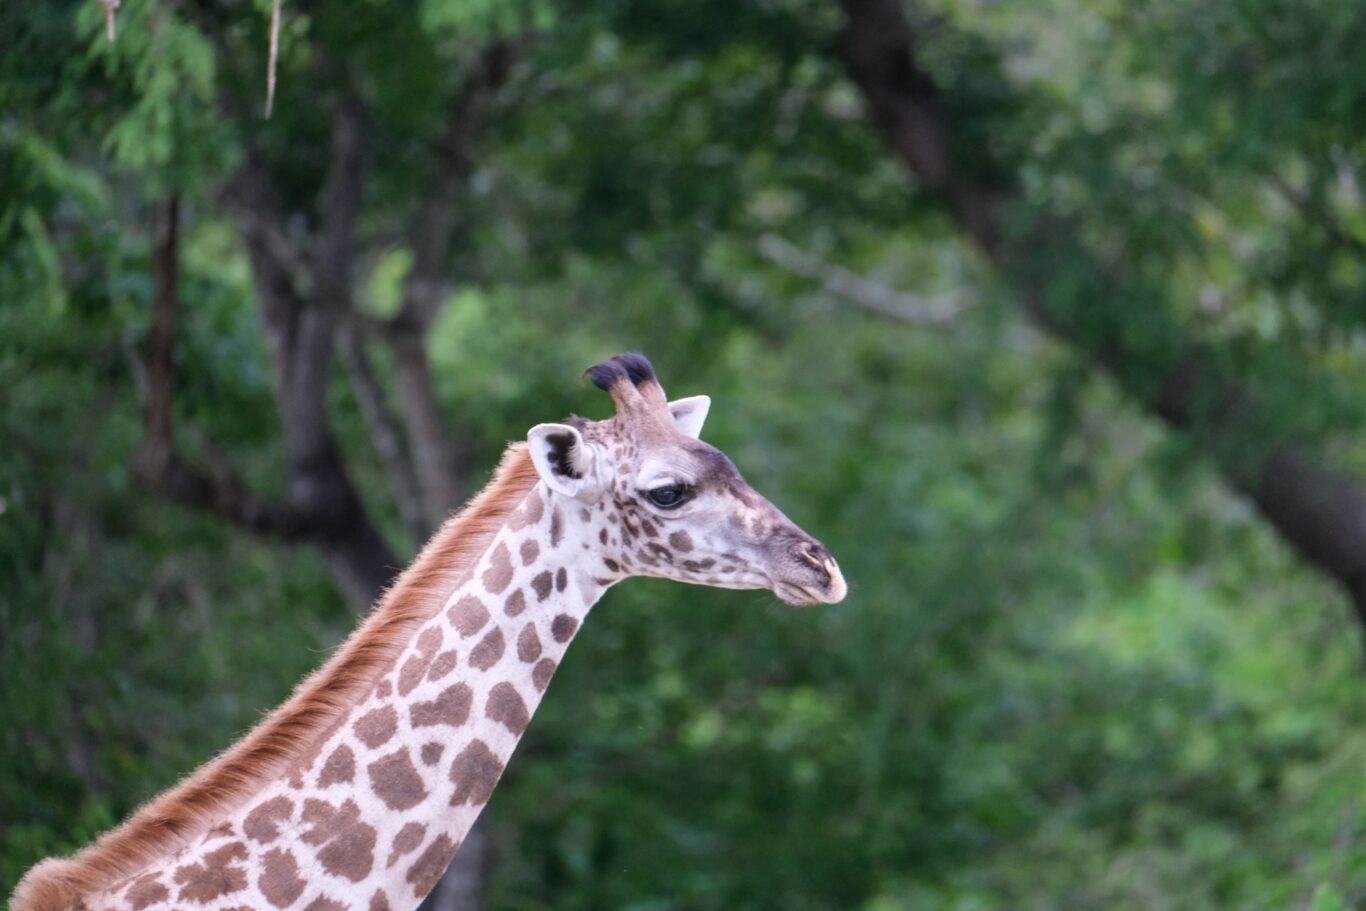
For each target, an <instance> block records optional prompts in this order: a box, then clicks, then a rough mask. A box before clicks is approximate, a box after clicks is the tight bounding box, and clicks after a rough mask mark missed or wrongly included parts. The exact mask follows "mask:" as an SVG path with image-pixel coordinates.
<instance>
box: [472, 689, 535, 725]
mask: <svg viewBox="0 0 1366 911" xmlns="http://www.w3.org/2000/svg"><path fill="white" fill-rule="evenodd" d="M484 714H485V715H486V716H487V717H488V718H489V720H490V721H496V722H498V723H499V724H501V725H503V727H505V728H507V729H508V730H509V731H511V732H512V733H514V734H517V735H521V733H522V732H523V731H525V730H526V726H527V724H528V723H530V721H531V713H530V712H529V711H527V707H526V703H525V702H524V701H522V696H521V694H520V693H518V692H517V687H515V686H513V685H512V684H511V683H497V684H494V686H493V689H491V690H490V691H489V698H488V703H487V704H486V705H485V706H484Z"/></svg>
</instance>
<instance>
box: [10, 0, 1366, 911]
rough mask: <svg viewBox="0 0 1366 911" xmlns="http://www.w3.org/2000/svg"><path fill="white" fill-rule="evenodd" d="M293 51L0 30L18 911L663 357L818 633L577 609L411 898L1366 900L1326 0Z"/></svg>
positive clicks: (826, 6)
mask: <svg viewBox="0 0 1366 911" xmlns="http://www.w3.org/2000/svg"><path fill="white" fill-rule="evenodd" d="M271 16H272V9H271V3H270V0H124V2H123V3H122V6H121V8H120V9H118V11H117V14H116V16H115V17H114V25H115V27H116V35H117V37H116V40H114V41H113V42H110V41H109V40H108V39H107V37H106V11H105V9H104V8H103V7H102V6H101V5H100V3H99V2H96V0H80V2H76V0H38V2H31V3H9V4H5V5H4V7H3V9H0V34H3V36H4V38H3V43H4V50H3V53H0V249H3V254H2V255H0V390H3V391H0V892H4V893H6V894H8V892H9V891H10V890H11V889H12V887H13V885H14V883H15V882H16V881H17V879H18V877H19V876H20V875H21V873H22V872H23V871H24V870H25V869H26V868H27V867H28V866H29V865H30V864H32V863H33V862H35V861H36V860H38V859H39V858H41V857H43V856H45V855H47V854H49V853H53V852H65V851H69V850H72V849H74V848H76V847H78V846H80V845H82V844H84V843H85V842H87V841H88V840H89V839H90V838H92V837H93V836H94V835H95V834H96V833H98V832H100V831H102V830H103V829H105V828H107V827H109V826H111V825H113V824H114V823H116V822H117V821H118V820H119V819H120V818H122V817H123V816H124V815H125V814H126V813H128V812H129V811H130V810H131V809H132V808H133V807H135V806H136V805H137V803H138V802H140V801H141V800H143V799H145V798H147V797H148V796H150V795H152V794H154V793H156V792H157V791H159V790H160V789H162V788H164V787H166V786H168V785H170V784H171V783H172V782H174V781H175V780H176V779H177V778H178V777H179V776H180V775H182V774H183V773H185V772H186V771H188V770H189V769H191V768H192V767H193V766H195V765H196V764H198V763H200V762H202V761H203V760H205V759H206V758H207V757H209V756H210V755H212V754H213V753H215V752H216V751H218V750H220V749H222V748H224V747H225V746H227V745H228V744H229V743H230V742H231V741H232V740H233V739H234V738H235V737H236V736H237V735H239V734H240V733H241V732H243V731H245V730H246V729H247V728H249V727H250V726H251V725H252V724H253V723H254V722H255V720H256V719H257V718H258V717H259V716H260V714H261V713H262V712H263V711H264V710H266V709H268V708H270V707H271V706H273V705H275V704H276V703H277V702H279V701H280V700H281V699H283V698H284V697H285V695H286V694H287V693H288V692H289V690H290V688H291V687H292V685H293V684H294V682H295V681H297V680H298V679H299V678H300V677H301V676H302V675H303V674H304V673H305V672H306V671H308V670H309V669H310V668H312V667H314V666H316V665H317V664H319V663H320V662H321V661H322V660H323V658H324V656H325V655H326V653H327V650H328V649H329V648H331V647H332V646H334V645H335V644H336V643H338V642H339V641H340V640H341V639H342V638H343V637H344V636H345V635H346V633H347V632H348V631H349V630H350V629H351V628H352V627H353V626H354V625H355V623H356V622H357V615H358V613H359V612H361V611H363V610H365V608H366V606H367V605H368V603H369V601H370V599H371V597H372V596H373V594H374V592H375V591H376V590H377V589H378V588H379V587H381V586H382V585H383V584H384V583H385V582H386V581H387V580H388V579H389V578H390V577H391V576H392V574H393V573H394V572H395V571H396V570H397V569H398V568H400V567H402V566H403V565H404V564H405V563H406V562H407V561H408V560H409V559H410V558H411V556H412V555H413V554H414V552H415V550H416V548H417V547H418V546H419V545H420V543H421V542H422V541H423V540H425V538H426V536H427V535H428V534H429V533H430V531H431V529H432V528H433V527H434V525H435V524H436V523H437V522H438V521H439V519H440V517H441V516H443V515H445V514H446V513H447V512H448V511H449V510H450V509H452V508H454V507H455V506H457V505H458V504H459V503H460V502H462V501H463V499H464V498H465V497H466V496H468V495H469V494H470V493H471V492H473V491H475V490H477V489H478V488H479V487H480V486H482V484H483V483H484V482H485V481H486V479H487V478H488V475H489V471H490V469H491V467H492V465H493V464H494V463H495V461H496V459H497V456H498V454H499V452H500V451H501V450H502V448H503V446H504V445H505V443H506V442H507V441H508V440H515V439H520V438H521V437H522V436H523V434H524V433H525V431H526V429H527V428H528V427H530V426H531V425H533V424H535V423H538V422H541V421H546V420H555V419H558V418H560V417H562V416H564V415H566V414H568V413H570V412H577V413H581V414H585V415H587V416H589V417H595V418H596V417H603V416H606V415H607V414H609V413H610V401H609V400H608V399H607V397H606V396H604V395H602V394H600V393H598V392H596V390H593V389H592V388H591V387H589V386H587V385H586V384H584V383H583V382H581V381H580V380H579V374H580V372H581V371H582V370H583V369H584V368H585V367H587V366H588V365H590V364H593V363H596V362H597V361H599V360H601V359H602V358H604V357H605V356H606V355H609V354H612V353H614V352H617V351H624V350H640V351H643V352H645V353H646V354H648V355H649V356H650V357H651V358H652V359H653V361H654V363H655V366H656V367H657V369H658V370H659V373H660V376H661V377H662V379H663V380H664V384H665V386H666V388H667V389H668V391H669V392H670V393H671V394H672V395H674V396H682V395H691V394H697V393H707V394H710V395H711V396H712V397H713V400H714V402H713V408H712V413H711V418H710V420H709V423H708V425H707V428H706V431H705V435H706V437H707V438H708V439H709V440H710V441H711V442H713V443H715V444H716V445H718V446H720V447H721V448H723V449H724V450H726V451H727V452H728V453H729V454H730V455H731V456H732V457H733V458H734V460H735V462H736V463H737V464H738V465H739V466H740V468H741V470H742V471H744V472H745V474H746V476H747V478H748V480H749V481H750V482H751V483H752V484H753V485H754V486H755V487H756V488H757V489H759V490H761V491H762V492H764V493H765V494H766V495H768V496H769V497H770V498H771V499H773V500H774V501H775V502H776V503H777V504H778V505H779V506H780V507H781V508H783V509H784V510H785V511H786V512H787V513H788V514H789V515H790V516H791V517H792V518H793V519H794V520H795V521H796V522H798V523H799V524H800V525H801V526H803V527H804V528H806V529H808V530H810V531H811V532H812V533H814V534H815V535H817V536H819V537H820V538H822V539H824V540H825V542H826V543H827V544H828V545H829V546H830V548H831V550H832V551H833V552H834V553H835V554H836V556H837V557H838V559H839V560H840V563H841V565H842V567H843V569H844V571H845V574H846V575H847V577H848V578H849V580H850V582H851V586H852V588H851V593H850V596H849V598H848V600H847V601H846V602H845V603H844V604H842V605H840V606H838V607H835V608H827V609H810V610H802V611H794V610H791V609H787V608H784V607H783V606H781V605H780V604H779V603H778V602H777V601H776V599H775V598H773V597H772V596H771V595H767V594H763V593H753V592H722V591H713V590H706V589H699V588H690V587H685V586H680V585H677V584H670V583H663V582H654V581H644V580H641V581H633V582H631V583H629V584H626V585H623V586H621V587H619V588H617V589H614V590H613V591H612V592H611V593H610V594H609V595H608V597H607V598H606V599H605V601H604V602H603V603H601V604H600V605H599V606H598V608H597V609H596V610H595V612H594V617H593V622H592V623H591V624H590V626H589V628H588V629H587V630H586V631H585V633H584V634H583V635H582V636H580V637H579V641H578V642H576V643H575V645H574V648H573V649H572V651H571V652H570V655H569V658H568V660H567V661H566V663H565V665H564V666H563V668H562V669H561V671H560V673H559V675H558V676H557V678H556V680H555V683H554V685H553V686H552V687H551V690H550V692H549V694H548V698H547V699H546V701H545V703H544V705H543V707H542V708H541V710H540V712H539V714H538V715H537V717H536V719H535V721H534V723H533V724H532V726H531V728H530V731H529V733H528V734H527V737H526V739H525V740H524V741H523V744H522V746H521V748H520V751H519V753H518V754H517V758H516V760H515V761H514V763H513V764H512V766H511V767H510V768H509V771H508V774H507V775H506V776H505V778H504V780H503V783H502V785H501V786H500V787H499V789H498V791H497V793H496V795H495V797H494V800H493V802H492V803H491V804H490V807H489V810H488V812H487V813H486V814H485V819H486V821H487V824H486V825H484V826H483V837H482V840H481V842H480V844H481V848H480V851H481V853H480V854H479V858H478V859H477V862H473V861H471V862H467V863H466V868H467V869H465V870H464V871H463V873H461V874H460V875H462V876H464V877H465V880H464V882H463V885H462V884H460V883H457V884H455V886H453V887H452V888H449V889H447V888H446V886H445V885H443V887H442V890H444V892H443V891H442V890H439V891H438V894H437V897H436V898H434V899H433V903H434V904H435V905H437V906H438V907H440V908H441V909H442V911H465V909H475V908H488V909H508V911H513V909H516V911H533V909H549V908H557V909H595V908H623V909H635V911H667V909H694V908H696V909H705V908H722V907H724V908H756V909H766V908H782V909H791V911H801V909H830V908H852V909H867V911H901V909H908V911H909V909H954V911H978V909H998V908H999V909H1005V908H1011V909H1052V908H1058V909H1061V908H1067V909H1087V908H1096V909H1101V908H1103V909H1106V911H1114V909H1140V908H1141V909H1155V908H1157V909H1160V908H1181V909H1229V908H1240V909H1241V908H1253V909H1259V908H1268V909H1302V908H1303V909H1313V911H1334V909H1343V908H1366V852H1363V850H1362V848H1363V841H1366V830H1364V827H1366V686H1364V685H1363V684H1364V683H1366V680H1364V679H1363V673H1362V671H1363V663H1364V662H1363V646H1362V636H1361V624H1362V618H1363V616H1364V615H1366V427H1363V416H1364V410H1366V360H1363V352H1364V351H1366V293H1364V292H1366V288H1364V287H1363V259H1362V253H1363V250H1366V201H1364V200H1363V197H1362V187H1361V183H1360V179H1361V170H1362V166H1363V162H1366V57H1363V56H1362V54H1361V53H1360V49H1361V48H1362V47H1363V46H1366V17H1363V16H1362V15H1361V8H1360V5H1359V4H1356V3H1352V2H1347V0H1314V2H1295V3H1289V2H1285V0H1225V2H1221V3H1217V4H1210V3H1207V2H1203V0H1145V2H1139V3H1128V2H1120V0H1037V2H1031V3H1000V2H994V0H914V2H908V3H901V2H899V0H846V2H845V3H844V4H843V5H840V4H837V3H826V2H815V0H752V2H733V0H732V2H719V0H656V2H652V3H640V2H631V0H605V2H581V3H572V4H557V3H552V2H550V0H524V2H520V3H505V2H497V0H417V2H402V3H401V2H374V0H369V2H362V0H353V2H349V3H320V2H315V0H284V2H283V5H282V7H281V9H280V32H279V42H278V44H279V55H278V74H277V77H276V86H275V89H274V98H273V110H272V112H271V114H270V116H269V117H266V116H265V106H266V101H267V71H268V60H267V58H268V52H269V47H270V44H271V41H270V30H271V29H270V23H271ZM463 857H464V855H463V854H462V858H463ZM460 863H461V858H458V859H457V861H456V866H459V865H460ZM454 875H455V874H452V876H454ZM448 878H449V877H448ZM457 887H458V888H457ZM462 890H463V891H462ZM467 893H472V894H474V895H475V897H474V898H473V899H471V898H469V897H468V894H467ZM443 895H444V896H445V897H444V898H443V897H442V896H443Z"/></svg>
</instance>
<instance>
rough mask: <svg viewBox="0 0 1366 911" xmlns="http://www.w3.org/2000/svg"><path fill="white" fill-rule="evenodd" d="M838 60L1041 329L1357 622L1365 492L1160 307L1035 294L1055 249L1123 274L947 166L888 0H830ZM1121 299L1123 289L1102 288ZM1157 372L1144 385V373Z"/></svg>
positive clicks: (948, 137) (1110, 276) (1109, 281)
mask: <svg viewBox="0 0 1366 911" xmlns="http://www.w3.org/2000/svg"><path fill="white" fill-rule="evenodd" d="M843 7H844V10H845V15H846V29H845V33H844V36H843V38H844V40H843V48H842V52H843V57H844V61H845V65H846V68H847V70H848V73H849V75H850V77H851V78H852V79H853V81H854V82H855V83H856V84H857V85H858V87H859V89H860V90H861V91H862V93H863V96H864V99H865V101H866V102H867V106H868V110H869V112H870V114H871V117H872V119H873V122H874V123H875V124H876V126H877V128H878V130H879V131H880V132H881V133H882V135H883V137H884V139H885V140H886V142H887V144H888V146H889V148H890V149H891V151H892V152H893V153H894V154H895V155H897V156H898V157H899V158H900V159H901V160H902V162H903V164H905V165H906V167H907V169H908V170H909V171H910V172H911V174H912V175H913V176H914V177H915V178H916V179H917V180H918V181H919V183H920V184H921V185H923V186H924V187H926V188H927V189H929V190H930V191H931V192H933V193H936V194H939V195H940V197H941V198H942V201H943V203H944V204H945V206H946V207H947V208H948V210H949V211H950V212H951V213H952V214H953V216H954V218H955V219H956V220H957V222H958V223H959V226H960V228H961V229H962V230H963V231H964V232H965V233H966V234H967V235H968V236H969V237H971V238H972V239H973V240H975V241H976V242H977V244H978V245H979V246H980V247H981V249H982V250H983V252H984V253H985V254H986V255H987V256H988V258H990V259H991V260H992V261H993V262H995V263H996V265H997V266H998V267H1000V268H1001V269H1002V271H1003V272H1005V273H1006V274H1007V275H1008V276H1010V277H1011V279H1012V280H1013V281H1014V282H1015V283H1016V285H1017V287H1018V289H1019V292H1020V296H1021V300H1022V302H1023V303H1024V305H1025V307H1026V308H1027V310H1028V311H1029V313H1030V314H1031V316H1033V318H1034V319H1035V320H1036V321H1037V322H1039V323H1040V324H1041V325H1042V326H1043V327H1044V328H1045V329H1047V330H1048V331H1049V332H1051V333H1052V334H1054V335H1056V336H1058V337H1059V338H1061V339H1062V340H1064V341H1066V342H1068V343H1069V344H1071V345H1073V346H1074V347H1075V348H1077V349H1078V350H1080V351H1081V352H1082V353H1083V354H1084V355H1086V356H1087V357H1089V358H1090V359H1091V361H1092V363H1094V364H1095V365H1096V366H1098V367H1100V368H1102V369H1104V370H1106V371H1107V372H1109V373H1110V374H1111V375H1112V376H1114V377H1115V379H1116V380H1117V381H1118V383H1119V384H1120V386H1121V387H1122V388H1123V389H1124V390H1125V391H1126V392H1127V393H1128V394H1129V395H1130V396H1131V397H1133V398H1134V399H1136V400H1137V401H1138V402H1139V403H1140V404H1141V405H1143V406H1144V407H1146V408H1148V409H1149V410H1150V411H1151V412H1152V413H1153V414H1155V415H1157V416H1158V417H1160V418H1161V419H1162V420H1164V421H1165V422H1166V423H1167V424H1168V425H1169V426H1171V427H1172V428H1173V429H1175V430H1178V431H1181V432H1183V433H1186V434H1188V435H1190V436H1191V437H1192V438H1193V439H1195V440H1196V441H1198V442H1199V443H1200V445H1201V446H1202V448H1203V449H1204V451H1205V452H1206V453H1208V454H1209V455H1210V457H1211V458H1212V459H1213V460H1214V461H1215V462H1216V464H1218V465H1219V467H1220V469H1221V470H1222V472H1223V474H1224V477H1225V478H1226V479H1227V480H1228V482H1229V483H1230V484H1231V485H1232V486H1233V487H1235V488H1237V489H1239V490H1241V491H1243V492H1244V493H1245V494H1247V496H1248V497H1250V498H1251V499H1252V500H1253V502H1255V503H1256V504H1257V507H1258V509H1259V510H1260V511H1261V513H1262V515H1263V516H1264V517H1265V518H1266V519H1267V521H1269V522H1270V523H1271V525H1272V526H1273V527H1274V528H1275V529H1276V531H1277V532H1278V533H1279V534H1280V535H1281V537H1282V538H1283V539H1284V540H1285V541H1286V542H1287V543H1289V544H1290V545H1291V546H1292V547H1293V548H1294V549H1295V550H1296V551H1297V552H1298V553H1299V554H1300V555H1301V556H1302V557H1303V558H1304V559H1305V560H1307V561H1308V562H1309V563H1311V564H1312V565H1314V566H1316V567H1318V568H1319V569H1320V570H1322V571H1323V572H1325V573H1326V574H1328V575H1329V576H1330V577H1332V578H1334V579H1335V580H1337V581H1338V583H1340V584H1341V585H1342V587H1343V588H1344V589H1345V590H1346V591H1347V593H1348V594H1349V595H1350V596H1351V598H1352V600H1353V604H1354V605H1355V607H1356V610H1357V613H1358V615H1359V617H1360V618H1361V619H1362V620H1363V622H1366V488H1364V487H1363V486H1362V484H1361V483H1360V482H1359V481H1358V480H1357V479H1355V478H1352V477H1349V476H1348V475H1346V474H1343V473H1341V472H1339V471H1335V470H1333V469H1330V468H1327V467H1326V466H1324V465H1323V464H1322V463H1321V461H1320V460H1319V458H1318V457H1317V456H1316V455H1315V454H1314V453H1312V452H1311V451H1310V450H1309V448H1308V447H1306V446H1302V445H1297V444H1295V443H1293V442H1291V441H1288V440H1286V439H1283V438H1275V437H1274V435H1273V437H1272V438H1270V439H1267V438H1265V437H1263V438H1262V439H1255V435H1254V433H1253V430H1252V428H1254V427H1259V426H1260V425H1263V424H1264V423H1265V422H1264V420H1263V419H1264V417H1265V415H1264V413H1263V409H1262V408H1261V406H1260V405H1259V404H1258V403H1257V402H1256V401H1254V400H1253V398H1252V397H1251V396H1250V395H1249V394H1248V393H1247V392H1246V390H1244V389H1242V388H1241V387H1240V385H1239V384H1238V382H1237V381H1236V379H1235V378H1234V377H1232V376H1230V375H1228V374H1227V373H1226V372H1224V371H1223V370H1222V369H1221V368H1220V367H1219V366H1218V364H1219V361H1218V359H1217V358H1216V357H1214V356H1213V352H1212V351H1210V350H1208V349H1207V348H1205V347H1204V346H1202V345H1200V344H1197V343H1195V342H1193V341H1192V340H1191V339H1190V338H1189V337H1187V336H1186V335H1185V333H1184V331H1183V330H1182V329H1181V327H1180V326H1178V325H1176V324H1175V323H1174V322H1172V321H1171V320H1170V319H1169V318H1168V317H1167V316H1166V314H1165V313H1164V312H1162V310H1161V309H1160V308H1153V309H1151V310H1149V311H1145V314H1144V321H1143V324H1142V327H1141V328H1142V331H1135V330H1136V329H1137V328H1138V327H1137V326H1135V325H1134V323H1133V320H1132V319H1128V320H1126V319H1125V318H1124V314H1122V313H1120V312H1118V311H1119V310H1121V309H1122V308H1123V305H1122V304H1120V305H1118V306H1115V305H1112V306H1110V307H1106V306H1105V304H1104V303H1103V302H1102V300H1103V299H1102V300H1096V301H1095V302H1092V303H1090V304H1089V305H1088V306H1087V307H1086V308H1085V310H1084V312H1082V311H1077V310H1071V311H1069V310H1068V309H1067V308H1066V307H1065V306H1063V307H1060V306H1059V305H1058V304H1057V303H1056V301H1057V298H1056V296H1052V295H1049V294H1047V293H1045V291H1046V289H1047V288H1049V287H1050V285H1051V284H1052V280H1053V279H1054V278H1055V276H1053V275H1052V274H1050V273H1049V271H1048V269H1049V267H1048V265H1047V264H1048V263H1049V262H1050V261H1052V262H1056V261H1057V258H1056V256H1052V255H1049V254H1055V253H1058V252H1060V251H1061V252H1064V253H1065V254H1066V255H1067V256H1068V257H1069V261H1071V262H1073V263H1074V264H1075V263H1083V264H1084V269H1085V270H1089V272H1090V275H1091V276H1092V280H1093V281H1094V283H1095V286H1096V287H1097V288H1098V289H1107V288H1114V289H1123V290H1132V289H1127V288H1124V287H1123V285H1124V282H1125V277H1124V276H1122V275H1117V274H1115V273H1114V272H1113V271H1107V270H1106V268H1105V267H1104V266H1103V265H1101V264H1100V263H1098V262H1097V261H1096V260H1095V259H1094V257H1092V256H1090V255H1089V253H1088V252H1087V251H1086V249H1085V247H1084V244H1083V242H1082V241H1081V239H1080V236H1079V232H1077V231H1076V229H1075V226H1073V225H1071V224H1068V223H1067V222H1064V221H1059V220H1058V219H1049V220H1046V223H1043V224H1041V225H1037V226H1036V227H1035V228H1034V229H1033V230H1032V231H1031V232H1029V233H1028V234H1025V235H1022V236H1018V237H1008V236H1007V234H1006V231H1005V225H1004V220H1003V211H1004V208H1005V206H1006V205H1007V204H1008V203H1010V202H1012V201H1015V200H1016V197H1017V194H1016V193H1015V191H1014V190H1013V188H1011V187H1002V186H999V185H995V184H993V183H989V182H985V181H982V180H979V179H976V178H974V176H973V175H972V174H970V173H967V172H965V171H963V170H962V169H961V168H959V167H958V166H957V164H956V161H957V156H955V154H954V152H955V148H954V143H953V137H954V130H955V126H956V124H955V123H954V122H953V121H952V120H951V118H950V117H949V115H948V107H947V106H946V105H945V104H944V99H943V97H942V94H941V92H940V90H939V88H938V87H937V86H936V85H935V83H934V81H933V79H932V78H931V77H930V76H929V74H928V73H927V72H926V71H925V70H924V69H923V68H922V67H921V66H920V64H919V61H918V60H917V58H916V54H915V49H916V47H915V35H914V33H913V30H912V28H911V25H910V23H909V22H908V20H907V18H906V15H905V11H904V9H903V8H902V5H901V0H843ZM1106 298H1108V299H1119V300H1123V296H1122V295H1106ZM1154 377H1156V378H1157V379H1156V381H1154V380H1153V378H1154Z"/></svg>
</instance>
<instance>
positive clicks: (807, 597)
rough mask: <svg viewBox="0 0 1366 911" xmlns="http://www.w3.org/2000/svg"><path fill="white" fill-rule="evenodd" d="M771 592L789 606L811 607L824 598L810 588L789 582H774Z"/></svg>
mask: <svg viewBox="0 0 1366 911" xmlns="http://www.w3.org/2000/svg"><path fill="white" fill-rule="evenodd" d="M773 594H775V595H777V596H778V599H779V600H780V601H782V602H783V603H784V604H786V605H788V606H790V607H811V606H812V605H813V604H820V603H821V602H822V601H824V600H825V599H824V598H822V597H821V596H820V595H819V594H817V593H816V592H814V591H812V590H811V589H809V588H807V587H805V586H803V585H794V584H792V583H791V582H778V583H776V584H774V586H773Z"/></svg>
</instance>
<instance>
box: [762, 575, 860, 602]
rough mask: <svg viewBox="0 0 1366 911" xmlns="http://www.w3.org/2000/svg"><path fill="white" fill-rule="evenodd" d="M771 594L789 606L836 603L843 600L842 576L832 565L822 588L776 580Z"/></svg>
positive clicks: (843, 586)
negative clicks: (827, 580) (825, 584)
mask: <svg viewBox="0 0 1366 911" xmlns="http://www.w3.org/2000/svg"><path fill="white" fill-rule="evenodd" d="M773 594H775V595H777V596H778V599H779V600H780V601H782V602H783V603H784V604H787V605H789V606H791V607H811V606H812V605H815V604H837V603H839V602H840V601H843V600H844V594H845V584H844V577H843V576H842V575H840V571H839V568H838V567H834V569H833V571H832V572H831V573H830V582H829V584H828V585H827V586H825V588H824V589H823V590H822V589H818V588H813V587H811V586H809V585H799V584H797V583H796V582H776V583H774V585H773Z"/></svg>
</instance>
